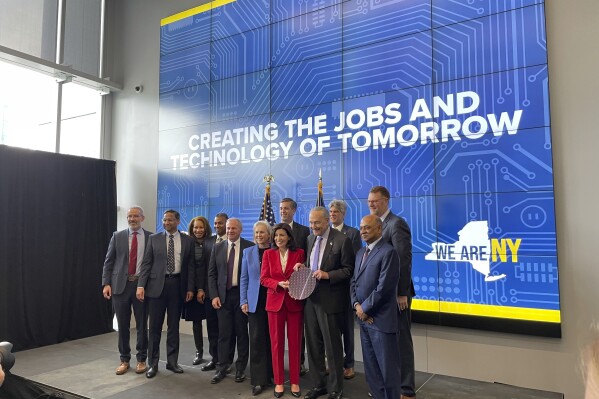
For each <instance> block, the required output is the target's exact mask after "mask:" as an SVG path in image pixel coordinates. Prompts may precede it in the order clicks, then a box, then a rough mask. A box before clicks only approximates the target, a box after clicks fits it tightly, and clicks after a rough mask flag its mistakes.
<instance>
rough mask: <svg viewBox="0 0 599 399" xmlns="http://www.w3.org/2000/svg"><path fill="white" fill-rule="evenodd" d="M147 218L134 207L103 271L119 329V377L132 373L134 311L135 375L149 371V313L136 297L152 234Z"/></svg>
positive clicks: (113, 242) (115, 238) (104, 286)
mask: <svg viewBox="0 0 599 399" xmlns="http://www.w3.org/2000/svg"><path fill="white" fill-rule="evenodd" d="M144 219H145V217H144V211H143V209H142V208H141V207H139V206H132V207H131V208H129V209H128V210H127V224H128V225H129V227H128V228H127V229H125V230H121V231H115V232H114V233H113V234H112V238H111V239H110V244H108V251H107V252H106V259H105V260H104V269H103V271H102V294H103V295H104V298H106V299H111V298H112V308H113V309H114V313H115V315H116V321H117V324H118V328H119V332H118V334H119V353H120V356H121V364H120V365H119V366H118V367H117V369H116V374H117V375H122V374H125V373H126V372H127V370H129V361H130V359H131V345H130V343H129V339H130V329H129V325H130V324H131V309H132V308H133V315H134V317H135V328H136V329H137V345H136V349H137V355H136V357H137V366H136V367H135V372H136V373H137V374H142V373H145V372H146V369H147V366H146V359H147V357H148V310H147V307H146V304H145V303H143V302H141V301H138V300H137V298H136V297H135V292H136V290H137V279H138V278H139V272H140V269H141V263H142V261H143V257H144V250H145V246H146V244H147V242H148V238H149V237H150V235H151V234H152V233H151V232H149V231H147V230H144V229H143V228H142V227H141V224H142V222H143V221H144Z"/></svg>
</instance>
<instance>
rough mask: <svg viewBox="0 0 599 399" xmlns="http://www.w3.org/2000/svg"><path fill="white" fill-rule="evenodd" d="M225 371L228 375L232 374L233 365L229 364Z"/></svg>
mask: <svg viewBox="0 0 599 399" xmlns="http://www.w3.org/2000/svg"><path fill="white" fill-rule="evenodd" d="M225 373H227V375H228V374H231V366H229V367H227V368H226V369H225Z"/></svg>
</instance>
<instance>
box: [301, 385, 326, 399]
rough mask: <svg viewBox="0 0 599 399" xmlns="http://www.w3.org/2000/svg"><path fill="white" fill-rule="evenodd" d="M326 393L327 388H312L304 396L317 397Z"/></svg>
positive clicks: (311, 398)
mask: <svg viewBox="0 0 599 399" xmlns="http://www.w3.org/2000/svg"><path fill="white" fill-rule="evenodd" d="M326 394H327V389H326V388H312V389H310V390H309V391H308V393H307V394H306V396H304V398H305V399H316V398H317V397H319V396H322V395H326Z"/></svg>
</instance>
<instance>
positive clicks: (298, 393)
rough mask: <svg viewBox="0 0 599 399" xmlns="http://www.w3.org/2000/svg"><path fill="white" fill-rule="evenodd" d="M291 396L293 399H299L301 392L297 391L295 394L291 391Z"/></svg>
mask: <svg viewBox="0 0 599 399" xmlns="http://www.w3.org/2000/svg"><path fill="white" fill-rule="evenodd" d="M291 396H293V397H294V398H299V397H300V396H302V391H297V392H293V391H291Z"/></svg>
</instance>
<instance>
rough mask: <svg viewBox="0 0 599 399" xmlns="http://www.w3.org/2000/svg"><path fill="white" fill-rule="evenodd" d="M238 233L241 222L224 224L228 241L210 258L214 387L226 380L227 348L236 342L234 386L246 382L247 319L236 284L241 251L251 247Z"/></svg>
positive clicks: (228, 350) (228, 221)
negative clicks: (215, 329) (214, 336)
mask: <svg viewBox="0 0 599 399" xmlns="http://www.w3.org/2000/svg"><path fill="white" fill-rule="evenodd" d="M241 232H242V225H241V220H239V219H237V218H230V219H229V220H227V241H223V242H221V243H218V244H215V245H214V247H213V249H212V255H211V256H210V266H209V267H208V291H209V293H210V298H212V306H213V307H214V309H216V313H217V315H218V330H219V331H220V336H219V338H218V365H217V371H216V374H215V375H214V377H212V381H211V382H212V383H213V384H217V383H219V382H221V381H222V380H223V379H224V378H225V377H226V375H227V369H228V368H229V366H230V364H231V363H232V361H233V359H232V357H231V356H230V348H231V345H233V342H235V340H237V361H236V362H235V369H236V372H235V382H243V381H244V380H245V368H246V367H247V364H248V358H249V351H250V341H249V334H248V319H247V316H246V315H245V313H243V312H242V311H241V307H240V306H239V303H240V292H239V283H240V278H241V260H242V258H243V250H244V249H246V248H249V247H251V246H252V245H254V243H252V242H251V241H248V240H246V239H243V238H241ZM228 332H231V333H230V334H229V333H228ZM232 340H233V341H232Z"/></svg>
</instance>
